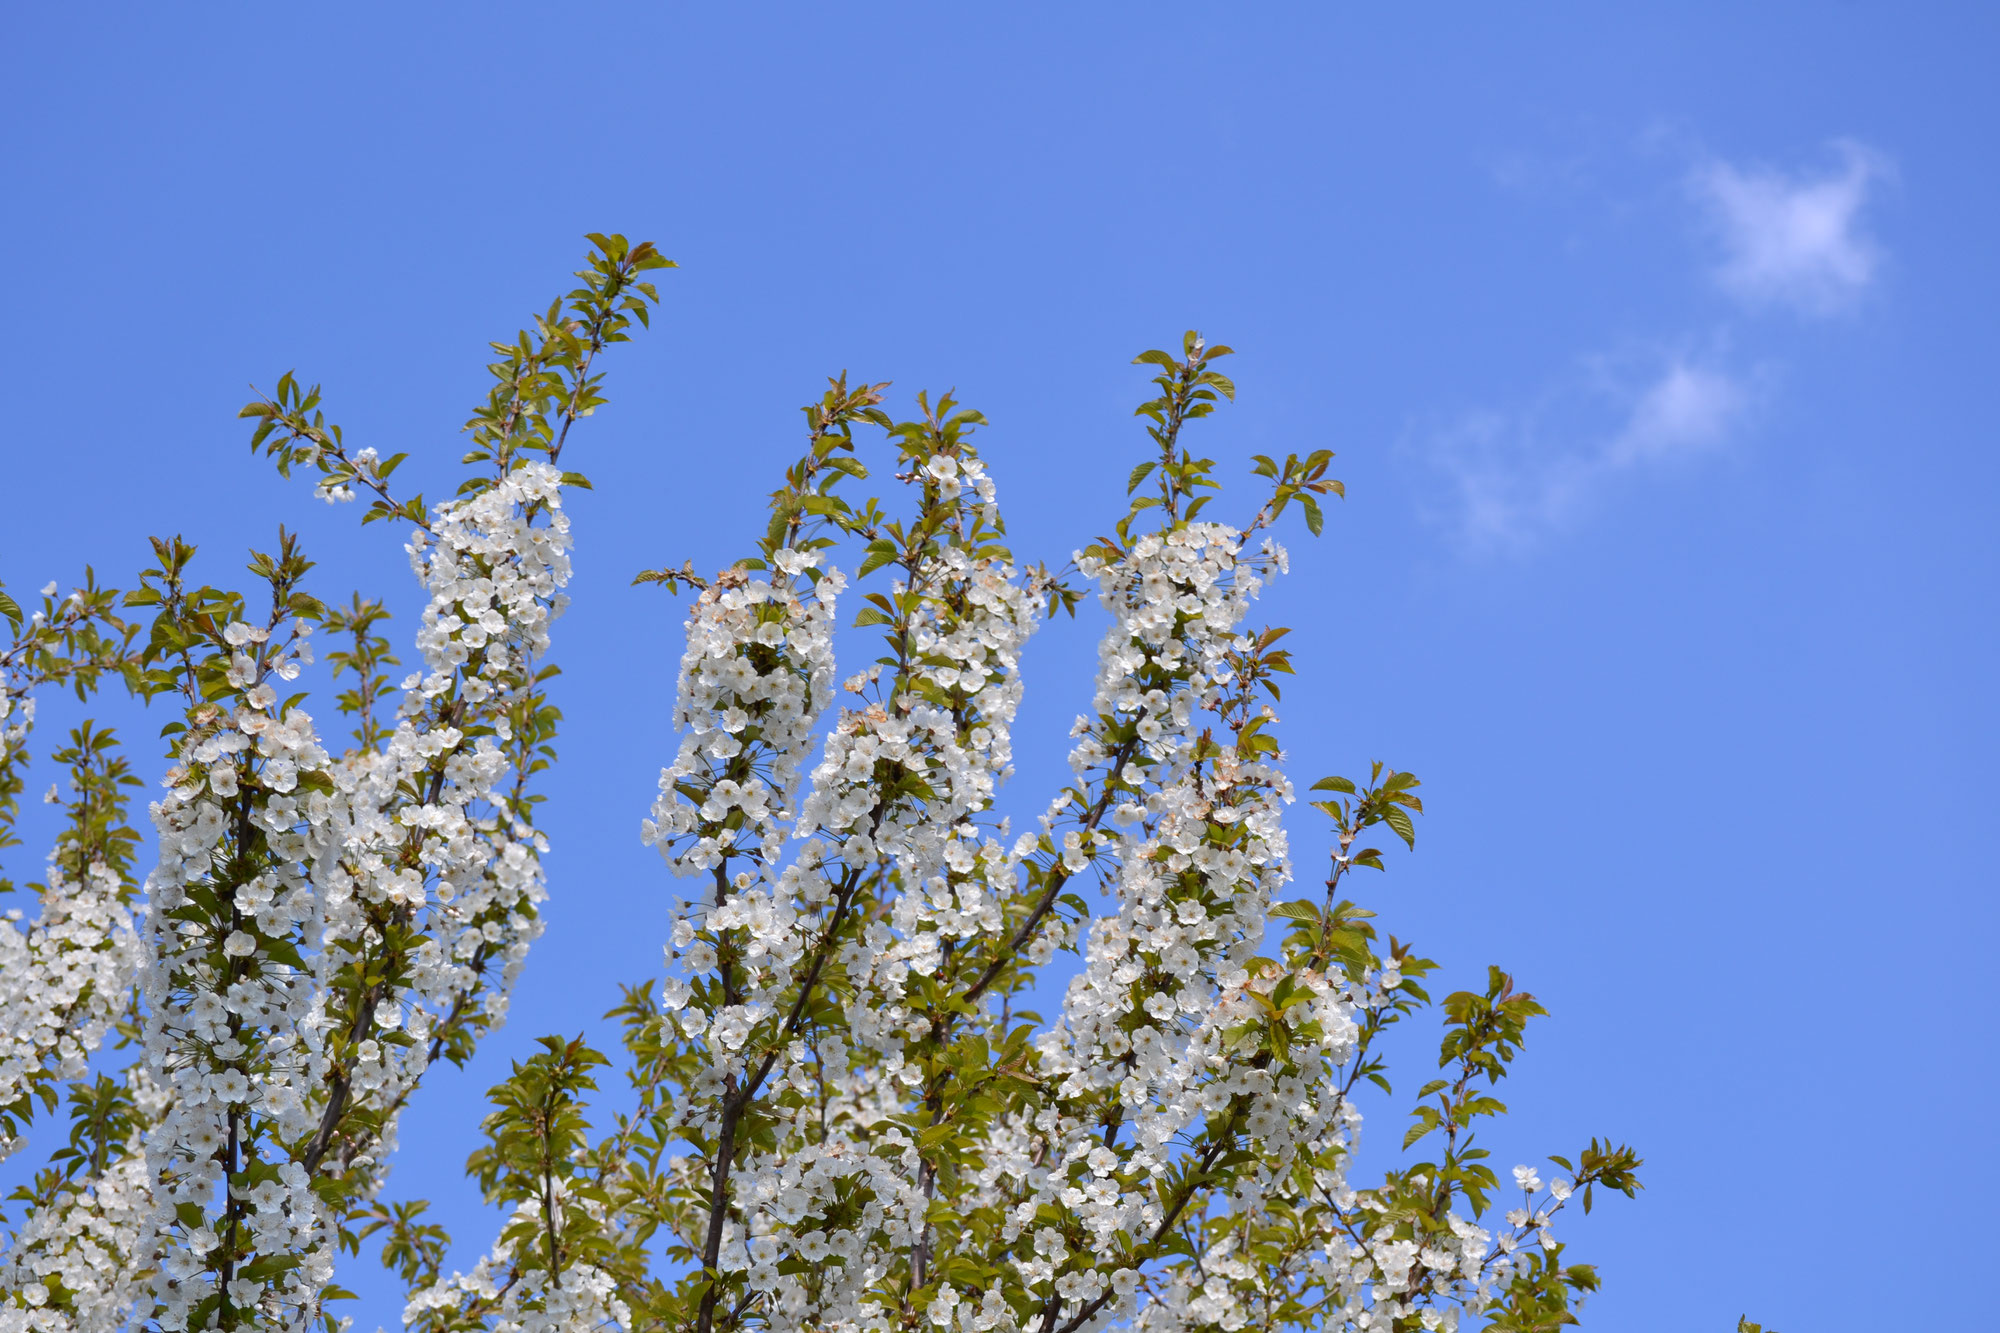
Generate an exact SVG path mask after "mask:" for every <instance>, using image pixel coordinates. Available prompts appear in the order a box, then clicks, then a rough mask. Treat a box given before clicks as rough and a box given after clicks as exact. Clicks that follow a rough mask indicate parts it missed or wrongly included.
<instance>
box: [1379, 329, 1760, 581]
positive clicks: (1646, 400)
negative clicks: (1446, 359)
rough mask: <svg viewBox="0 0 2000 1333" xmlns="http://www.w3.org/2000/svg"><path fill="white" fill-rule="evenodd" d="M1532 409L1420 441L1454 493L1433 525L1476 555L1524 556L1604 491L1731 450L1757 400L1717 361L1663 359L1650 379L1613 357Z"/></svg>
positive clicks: (1488, 414)
mask: <svg viewBox="0 0 2000 1333" xmlns="http://www.w3.org/2000/svg"><path fill="white" fill-rule="evenodd" d="M1586 370H1587V373H1586V374H1584V375H1582V376H1579V377H1578V379H1577V381H1576V382H1575V383H1572V384H1569V385H1565V386H1563V387H1561V388H1559V389H1557V390H1554V391H1552V392H1550V393H1548V394H1546V395H1544V397H1543V399H1542V400H1541V402H1539V403H1538V404H1537V405H1536V407H1535V408H1533V409H1532V410H1530V411H1527V412H1522V413H1506V412H1492V411H1481V412H1471V413H1467V414H1465V415H1464V416H1462V417H1460V418H1459V419H1458V420H1456V421H1454V422H1451V423H1449V424H1448V425H1445V426H1443V427H1441V428H1438V429H1434V430H1432V431H1430V432H1428V433H1427V434H1425V435H1423V436H1421V437H1419V438H1418V439H1417V440H1416V442H1415V448H1416V451H1417V452H1418V453H1419V454H1420V455H1421V456H1422V457H1423V458H1424V460H1425V461H1426V462H1427V463H1428V464H1429V465H1430V466H1431V467H1433V468H1434V469H1436V470H1437V471H1438V472H1440V473H1441V474H1442V475H1443V476H1444V477H1445V478H1446V480H1447V481H1448V482H1449V484H1450V491H1449V493H1450V496H1451V500H1450V502H1449V503H1448V504H1446V505H1443V506H1441V507H1440V508H1439V509H1438V511H1437V512H1435V513H1434V515H1433V516H1434V517H1435V518H1437V519H1438V520H1439V521H1441V522H1443V523H1444V524H1446V525H1447V526H1449V527H1450V528H1452V529H1453V530H1454V531H1455V532H1456V535H1457V536H1458V537H1459V539H1460V540H1461V541H1462V542H1463V544H1464V545H1465V546H1466V547H1468V548H1469V549H1472V550H1475V551H1482V550H1494V549H1504V548H1519V547H1522V546H1525V545H1529V544H1532V543H1533V542H1534V541H1535V540H1536V539H1537V538H1539V537H1541V536H1544V535H1546V534H1547V533H1549V532H1551V531H1554V530H1557V529H1559V528H1561V527H1563V526H1565V525H1567V524H1568V523H1570V522H1572V521H1574V520H1575V519H1576V518H1577V517H1578V516H1579V515H1581V514H1582V513H1584V512H1586V511H1587V510H1588V509H1590V508H1591V507H1592V506H1593V505H1594V504H1596V503H1597V502H1598V501H1599V499H1600V498H1601V497H1602V496H1603V495H1604V494H1605V493H1607V492H1609V491H1611V490H1613V489H1615V488H1617V487H1618V486H1619V485H1621V484H1626V483H1628V482H1629V481H1630V480H1632V479H1635V478H1643V477H1644V476H1646V475H1648V474H1655V473H1659V472H1661V471H1663V470H1665V469H1668V468H1671V467H1672V466H1673V465H1675V464H1676V463H1678V462H1680V461H1681V460H1683V459H1686V458H1690V457H1693V456H1696V455H1700V454H1704V453H1708V452H1712V451H1714V450H1716V449H1717V448H1719V447H1721V446H1723V445H1725V444H1726V443H1727V442H1728V441H1729V439H1730V438H1731V437H1732V436H1733V435H1734V433H1735V432H1736V430H1737V429H1738V427H1739V426H1740V425H1741V423H1742V421H1743V419H1744V417H1745V416H1746V414H1747V413H1748V411H1749V409H1750V407H1751V405H1752V403H1753V401H1754V399H1755V396H1756V395H1755V391H1754V387H1753V385H1752V383H1751V382H1749V381H1747V380H1745V379H1743V378H1740V377H1738V376H1736V375H1734V374H1731V373H1730V372H1728V371H1726V370H1724V369H1722V368H1721V367H1720V366H1719V365H1717V364H1715V363H1714V362H1713V361H1712V360H1702V359H1698V358H1695V357H1692V356H1688V355H1671V356H1667V357H1664V358H1655V359H1654V360H1653V363H1652V365H1651V366H1650V368H1649V371H1650V373H1646V374H1634V373H1633V372H1632V370H1631V368H1630V367H1629V365H1628V366H1624V367H1618V366H1613V365H1611V364H1610V363H1608V362H1606V361H1605V360H1603V359H1601V358H1599V359H1593V360H1592V361H1591V362H1589V363H1587V366H1586Z"/></svg>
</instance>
